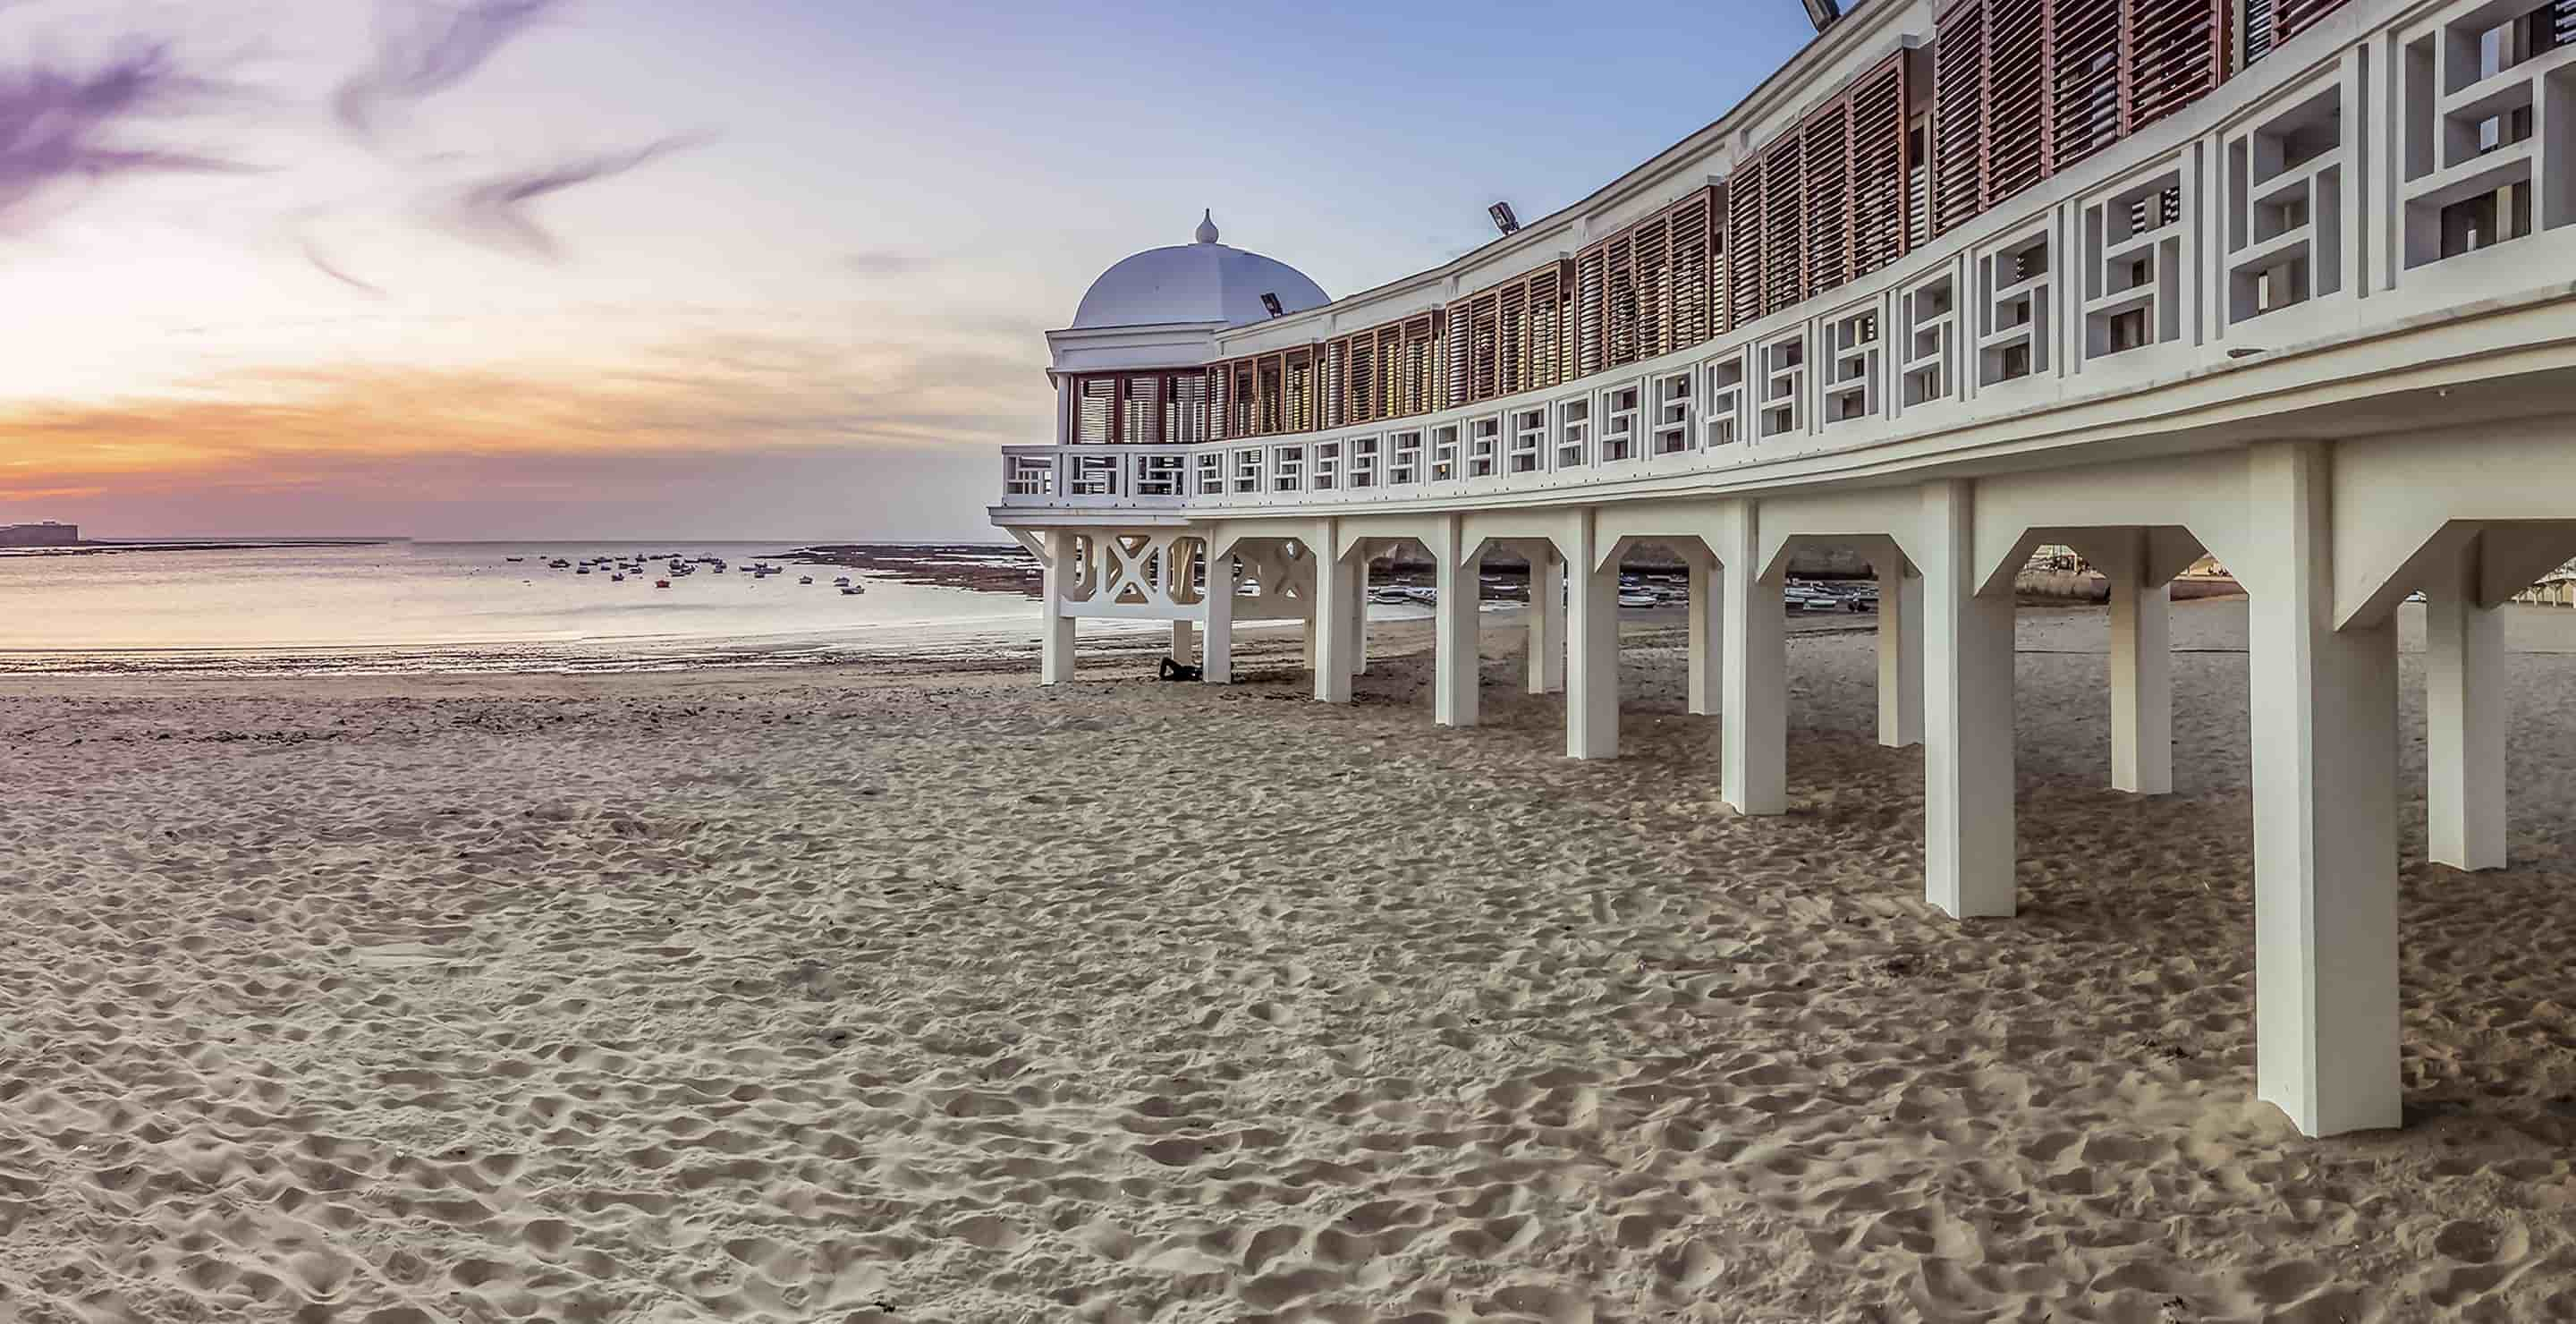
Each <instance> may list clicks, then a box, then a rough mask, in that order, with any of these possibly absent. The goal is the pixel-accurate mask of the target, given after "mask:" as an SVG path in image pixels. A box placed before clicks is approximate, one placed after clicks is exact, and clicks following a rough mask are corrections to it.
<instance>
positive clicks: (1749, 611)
mask: <svg viewBox="0 0 2576 1324" xmlns="http://www.w3.org/2000/svg"><path fill="white" fill-rule="evenodd" d="M1757 509H1758V508H1757V507H1756V506H1755V504H1754V503H1753V502H1750V501H1747V502H1745V503H1744V514H1743V518H1742V519H1741V520H1740V521H1738V522H1737V527H1736V530H1735V531H1734V534H1733V536H1732V537H1730V539H1729V540H1728V544H1727V546H1726V547H1724V548H1722V549H1720V555H1721V557H1722V558H1723V559H1722V561H1721V565H1722V567H1723V578H1724V580H1725V585H1726V587H1725V590H1724V592H1723V594H1722V595H1721V603H1720V605H1721V607H1722V609H1723V613H1724V616H1725V620H1726V625H1725V629H1724V632H1723V633H1724V636H1725V637H1724V641H1723V642H1724V645H1725V650H1726V651H1725V659H1726V660H1725V663H1724V675H1723V677H1722V679H1723V682H1724V683H1723V686H1722V688H1723V689H1724V691H1725V696H1724V698H1723V699H1721V700H1720V707H1721V708H1722V710H1723V711H1724V713H1725V720H1724V722H1723V723H1722V724H1721V725H1720V727H1719V738H1720V742H1721V744H1722V746H1723V758H1722V759H1721V768H1720V774H1719V781H1720V792H1721V793H1722V794H1723V795H1724V796H1725V797H1726V802H1727V803H1728V804H1730V805H1733V806H1734V807H1735V810H1736V812H1738V813H1744V814H1780V813H1786V812H1788V809H1789V635H1788V630H1789V608H1788V604H1787V603H1786V602H1784V601H1783V600H1782V597H1781V586H1780V584H1779V582H1778V581H1777V580H1770V581H1765V580H1760V579H1756V578H1754V575H1755V574H1756V573H1758V572H1759V571H1760V569H1761V566H1760V564H1759V562H1758V561H1757V560H1756V557H1757V556H1758V555H1759V553H1760V550H1761V544H1760V540H1759V539H1758V538H1757V537H1756V536H1755V532H1756V526H1755V523H1754V521H1755V519H1756V518H1757Z"/></svg>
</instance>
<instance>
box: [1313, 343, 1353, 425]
mask: <svg viewBox="0 0 2576 1324" xmlns="http://www.w3.org/2000/svg"><path fill="white" fill-rule="evenodd" d="M1349 355H1350V342H1349V341H1346V340H1344V339H1342V338H1341V337H1339V336H1336V337H1334V338H1333V339H1331V340H1327V341H1325V342H1324V343H1323V346H1322V347H1321V348H1320V349H1319V350H1317V351H1316V354H1315V366H1316V373H1317V382H1316V390H1317V394H1318V397H1319V405H1320V407H1319V408H1318V409H1317V410H1316V413H1317V415H1318V416H1319V417H1318V419H1317V423H1318V425H1319V426H1322V427H1328V428H1337V427H1340V426H1341V425H1342V417H1343V414H1344V413H1345V410H1344V408H1343V401H1342V393H1343V391H1344V390H1345V389H1347V388H1348V386H1349V384H1350V373H1349V362H1350V360H1349Z"/></svg>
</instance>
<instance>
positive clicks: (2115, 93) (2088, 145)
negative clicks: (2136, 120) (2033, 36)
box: [2049, 0, 2129, 172]
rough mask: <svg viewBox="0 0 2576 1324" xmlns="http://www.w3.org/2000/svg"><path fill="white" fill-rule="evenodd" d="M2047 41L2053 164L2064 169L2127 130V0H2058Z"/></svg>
mask: <svg viewBox="0 0 2576 1324" xmlns="http://www.w3.org/2000/svg"><path fill="white" fill-rule="evenodd" d="M2054 4H2055V12H2054V15H2053V17H2054V18H2055V19H2056V33H2055V37H2054V39H2053V40H2052V41H2051V42H2050V44H2049V66H2050V79H2051V86H2050V92H2049V95H2050V97H2051V104H2052V105H2054V106H2055V107H2056V108H2057V125H2056V128H2055V130H2054V132H2053V134H2052V147H2051V150H2050V152H2049V169H2050V170H2051V171H2052V172H2053V171H2058V170H2063V169H2065V168H2066V167H2068V166H2071V165H2073V164H2075V163H2076V162H2078V161H2081V160H2083V159H2084V158H2085V157H2088V156H2091V155H2092V154H2094V153H2095V152H2098V151H2101V150H2102V149H2103V148H2105V147H2108V146H2110V145H2111V144H2113V143H2115V142H2118V141H2119V140H2120V135H2121V134H2122V133H2124V132H2126V131H2127V125H2128V106H2127V104H2126V92H2127V87H2128V73H2129V71H2128V67H2127V66H2128V52H2129V46H2128V43H2127V42H2126V41H2124V40H2123V37H2124V35H2125V25H2126V22H2127V14H2126V11H2127V10H2128V8H2129V4H2128V3H2127V0H2054Z"/></svg>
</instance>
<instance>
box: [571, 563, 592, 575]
mask: <svg viewBox="0 0 2576 1324" xmlns="http://www.w3.org/2000/svg"><path fill="white" fill-rule="evenodd" d="M573 573H574V574H576V575H586V574H589V573H590V567H589V566H586V565H585V566H576V567H574V568H573Z"/></svg>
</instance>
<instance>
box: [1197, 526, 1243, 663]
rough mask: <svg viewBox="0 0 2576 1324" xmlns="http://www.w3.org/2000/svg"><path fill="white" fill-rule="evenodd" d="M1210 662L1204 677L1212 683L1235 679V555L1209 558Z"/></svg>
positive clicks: (1208, 649) (1208, 618)
mask: <svg viewBox="0 0 2576 1324" xmlns="http://www.w3.org/2000/svg"><path fill="white" fill-rule="evenodd" d="M1207 574H1208V579H1207V643H1206V644H1205V645H1204V651H1205V652H1206V655H1207V662H1206V664H1205V665H1204V666H1203V667H1202V668H1201V669H1200V673H1199V675H1200V679H1202V680H1205V681H1206V682H1207V683H1209V684H1211V685H1228V684H1232V683H1233V681H1234V556H1233V555H1232V554H1231V553H1229V554H1227V555H1224V556H1211V557H1209V558H1208V571H1207Z"/></svg>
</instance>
